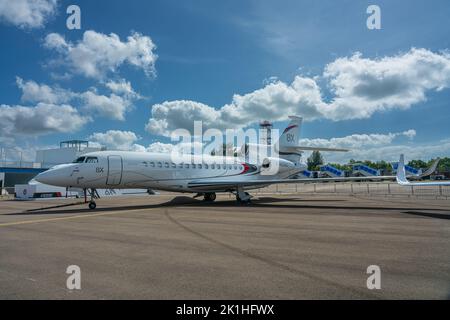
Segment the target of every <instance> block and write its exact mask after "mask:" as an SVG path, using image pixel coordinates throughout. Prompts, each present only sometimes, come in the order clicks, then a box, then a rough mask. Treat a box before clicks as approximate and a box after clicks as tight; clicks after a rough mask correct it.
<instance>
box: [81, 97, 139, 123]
mask: <svg viewBox="0 0 450 320" xmlns="http://www.w3.org/2000/svg"><path fill="white" fill-rule="evenodd" d="M80 97H81V99H82V100H83V105H84V106H83V109H84V110H87V111H88V112H92V113H96V114H99V115H101V116H103V117H106V118H110V119H114V120H121V121H123V120H125V113H126V112H127V111H129V110H130V108H131V106H132V104H131V101H130V100H129V99H127V98H125V97H120V96H118V95H115V94H111V95H109V96H105V95H100V94H97V93H96V92H94V91H86V92H84V93H81V94H80Z"/></svg>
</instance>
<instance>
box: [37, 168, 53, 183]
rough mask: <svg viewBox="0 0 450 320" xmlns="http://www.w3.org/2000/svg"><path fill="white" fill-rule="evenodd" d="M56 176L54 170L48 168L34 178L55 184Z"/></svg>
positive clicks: (41, 181)
mask: <svg viewBox="0 0 450 320" xmlns="http://www.w3.org/2000/svg"><path fill="white" fill-rule="evenodd" d="M55 178H56V176H55V174H54V172H52V170H47V171H44V172H41V173H39V174H38V175H37V176H36V177H35V178H34V179H35V180H36V181H38V182H40V183H44V184H50V185H54V184H55V182H56V179H55Z"/></svg>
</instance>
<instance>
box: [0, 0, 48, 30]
mask: <svg viewBox="0 0 450 320" xmlns="http://www.w3.org/2000/svg"><path fill="white" fill-rule="evenodd" d="M56 6H57V0H0V20H2V21H5V22H6V23H8V24H12V25H15V26H17V27H19V28H23V29H31V28H41V27H43V26H44V24H45V22H46V21H47V20H48V18H50V17H51V16H53V15H54V14H55V13H56Z"/></svg>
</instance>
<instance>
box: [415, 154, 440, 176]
mask: <svg viewBox="0 0 450 320" xmlns="http://www.w3.org/2000/svg"><path fill="white" fill-rule="evenodd" d="M440 160H441V159H440V158H436V160H434V162H433V163H432V164H431V166H430V167H429V168H428V169H427V170H426V171H425V172H424V173H422V174H421V175H420V178H423V177H428V176H429V175H431V174H433V172H435V171H436V168H437V166H438V164H439V161H440Z"/></svg>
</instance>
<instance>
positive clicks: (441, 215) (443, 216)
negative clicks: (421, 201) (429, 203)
mask: <svg viewBox="0 0 450 320" xmlns="http://www.w3.org/2000/svg"><path fill="white" fill-rule="evenodd" d="M433 210H434V209H433ZM402 213H405V214H411V215H414V216H422V217H427V218H436V219H444V220H450V214H444V213H432V212H420V211H404V212H402Z"/></svg>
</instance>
